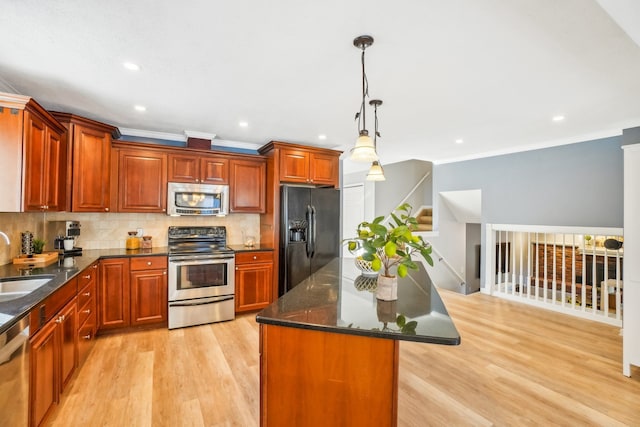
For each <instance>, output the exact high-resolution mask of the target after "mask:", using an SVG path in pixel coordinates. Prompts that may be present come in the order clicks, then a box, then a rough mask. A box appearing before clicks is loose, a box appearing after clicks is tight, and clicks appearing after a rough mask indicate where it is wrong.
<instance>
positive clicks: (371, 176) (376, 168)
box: [367, 160, 386, 181]
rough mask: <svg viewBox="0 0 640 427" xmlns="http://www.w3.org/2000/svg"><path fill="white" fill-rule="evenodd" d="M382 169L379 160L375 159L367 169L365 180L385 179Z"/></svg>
mask: <svg viewBox="0 0 640 427" xmlns="http://www.w3.org/2000/svg"><path fill="white" fill-rule="evenodd" d="M385 180H386V178H385V177H384V171H383V170H382V166H381V165H380V162H378V161H377V160H376V161H375V162H373V163H372V164H371V169H369V173H368V174H367V181H385Z"/></svg>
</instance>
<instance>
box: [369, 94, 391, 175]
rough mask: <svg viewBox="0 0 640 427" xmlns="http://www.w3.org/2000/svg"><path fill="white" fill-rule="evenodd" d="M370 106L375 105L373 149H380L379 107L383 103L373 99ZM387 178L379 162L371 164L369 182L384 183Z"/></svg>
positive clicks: (375, 161)
mask: <svg viewBox="0 0 640 427" xmlns="http://www.w3.org/2000/svg"><path fill="white" fill-rule="evenodd" d="M369 105H373V117H374V127H375V128H374V133H373V149H374V150H376V152H377V149H378V137H379V136H380V132H378V106H380V105H382V101H381V100H379V99H372V100H371V101H369ZM384 180H386V178H385V177H384V170H382V165H381V164H380V162H379V161H378V160H374V161H373V163H371V168H370V169H369V173H368V174H367V181H384Z"/></svg>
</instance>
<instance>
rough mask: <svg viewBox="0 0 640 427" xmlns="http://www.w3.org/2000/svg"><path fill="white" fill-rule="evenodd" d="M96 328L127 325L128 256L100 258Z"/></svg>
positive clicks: (128, 300) (128, 320) (103, 328)
mask: <svg viewBox="0 0 640 427" xmlns="http://www.w3.org/2000/svg"><path fill="white" fill-rule="evenodd" d="M98 282H99V290H98V303H99V306H98V307H99V308H98V313H99V320H98V329H101V330H106V329H116V328H124V327H126V326H129V325H130V323H131V321H130V319H131V318H130V310H129V302H130V297H129V258H109V259H103V260H100V280H99V281H98Z"/></svg>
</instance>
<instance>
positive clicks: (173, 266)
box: [169, 254, 235, 301]
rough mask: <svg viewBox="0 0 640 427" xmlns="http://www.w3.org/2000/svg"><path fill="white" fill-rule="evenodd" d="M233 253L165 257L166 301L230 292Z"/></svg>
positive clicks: (230, 293)
mask: <svg viewBox="0 0 640 427" xmlns="http://www.w3.org/2000/svg"><path fill="white" fill-rule="evenodd" d="M234 275H235V258H234V256H233V255H231V256H229V255H226V254H225V255H180V256H170V257H169V301H182V300H187V299H193V298H208V297H219V296H225V295H233V294H234V292H235V286H234Z"/></svg>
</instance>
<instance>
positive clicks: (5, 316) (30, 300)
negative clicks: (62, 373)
mask: <svg viewBox="0 0 640 427" xmlns="http://www.w3.org/2000/svg"><path fill="white" fill-rule="evenodd" d="M167 253H168V249H167V247H166V246H165V247H157V248H151V249H136V250H127V249H93V250H83V251H82V254H81V255H80V256H74V257H67V258H62V257H59V258H58V260H57V261H56V262H55V263H53V264H50V265H48V266H45V267H36V266H28V265H24V264H6V265H0V278H6V277H24V278H27V277H38V276H44V278H51V281H50V282H48V283H46V284H45V285H43V286H41V287H40V288H38V289H36V290H35V291H33V292H31V293H29V294H27V295H25V296H24V297H21V298H16V299H13V300H9V301H4V302H0V333H2V332H4V331H5V330H7V329H9V327H11V326H12V325H13V324H14V323H16V322H17V321H18V320H19V319H21V318H22V317H23V316H25V315H26V314H28V313H29V312H30V311H31V310H32V309H33V307H35V306H36V305H38V304H39V303H40V302H42V301H43V300H44V299H45V298H47V297H48V296H49V295H51V294H52V293H54V292H55V291H56V290H58V289H59V288H60V287H62V285H64V284H65V283H66V282H68V281H69V280H71V279H72V278H73V277H74V276H76V275H77V274H79V273H80V272H81V271H82V270H84V269H85V268H87V267H88V266H90V265H91V264H92V263H93V262H94V261H96V260H98V259H100V258H120V257H135V256H163V255H164V256H166V255H167Z"/></svg>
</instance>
